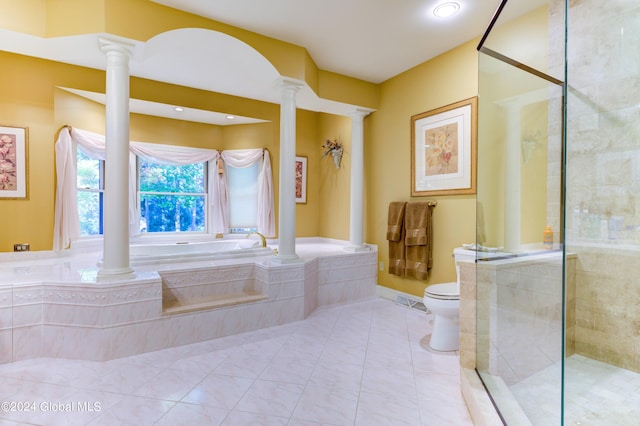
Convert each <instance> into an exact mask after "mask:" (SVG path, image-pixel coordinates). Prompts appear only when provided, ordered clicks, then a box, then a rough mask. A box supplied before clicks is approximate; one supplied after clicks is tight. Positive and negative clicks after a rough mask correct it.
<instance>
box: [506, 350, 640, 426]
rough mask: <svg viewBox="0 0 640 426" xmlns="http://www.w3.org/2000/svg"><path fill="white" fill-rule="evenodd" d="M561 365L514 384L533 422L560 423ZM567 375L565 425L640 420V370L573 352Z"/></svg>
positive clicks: (626, 424)
mask: <svg viewBox="0 0 640 426" xmlns="http://www.w3.org/2000/svg"><path fill="white" fill-rule="evenodd" d="M561 369H562V366H561V364H560V363H556V364H554V365H552V366H550V367H547V368H546V369H544V370H542V371H540V372H538V373H537V374H535V375H533V376H531V377H529V378H527V379H525V380H523V381H521V382H520V383H518V384H516V385H514V386H511V387H510V389H511V391H512V393H513V397H514V398H515V399H516V400H517V402H518V403H519V404H520V406H521V407H522V409H523V410H524V412H525V413H526V415H527V417H529V419H530V420H531V423H532V424H533V425H541V426H545V425H550V424H560V416H561V407H560V381H561V380H562V377H561V374H562V371H561ZM564 377H565V407H564V424H565V425H576V426H577V425H583V426H586V425H591V426H596V425H598V426H610V425H615V426H637V425H638V424H640V374H638V373H635V372H633V371H629V370H625V369H622V368H618V367H614V366H612V365H608V364H605V363H603V362H600V361H596V360H593V359H590V358H586V357H584V356H581V355H572V356H570V357H569V358H567V360H566V363H565V373H564Z"/></svg>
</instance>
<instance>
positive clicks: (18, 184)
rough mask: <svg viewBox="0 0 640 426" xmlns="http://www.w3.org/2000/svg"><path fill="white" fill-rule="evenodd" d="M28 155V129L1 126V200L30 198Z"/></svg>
mask: <svg viewBox="0 0 640 426" xmlns="http://www.w3.org/2000/svg"><path fill="white" fill-rule="evenodd" d="M27 153H28V149H27V128H26V127H9V126H0V198H13V199H23V200H26V199H27V198H28V196H29V192H28V186H27V176H28V173H27V166H28V162H27Z"/></svg>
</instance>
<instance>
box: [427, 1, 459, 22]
mask: <svg viewBox="0 0 640 426" xmlns="http://www.w3.org/2000/svg"><path fill="white" fill-rule="evenodd" d="M459 11H460V4H459V3H456V2H453V1H450V2H446V3H441V4H439V5H437V6H436V8H435V9H433V14H434V15H436V16H437V17H438V18H448V17H450V16H453V15H455V14H456V13H458V12H459Z"/></svg>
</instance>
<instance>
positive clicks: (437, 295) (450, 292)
mask: <svg viewBox="0 0 640 426" xmlns="http://www.w3.org/2000/svg"><path fill="white" fill-rule="evenodd" d="M424 297H430V298H432V299H438V300H460V290H459V288H458V283H446V284H434V285H431V286H429V287H427V288H426V289H425V290H424Z"/></svg>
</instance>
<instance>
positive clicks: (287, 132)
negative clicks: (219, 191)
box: [275, 79, 302, 263]
mask: <svg viewBox="0 0 640 426" xmlns="http://www.w3.org/2000/svg"><path fill="white" fill-rule="evenodd" d="M301 86H302V84H301V83H299V82H297V81H294V80H288V79H282V80H280V81H279V82H278V88H279V89H280V91H281V102H280V183H279V189H280V195H279V197H278V198H279V200H278V206H279V209H280V214H279V216H278V255H277V256H276V257H275V261H276V262H278V263H290V262H298V261H299V258H298V255H297V254H296V93H297V92H298V90H299V89H300V87H301Z"/></svg>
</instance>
